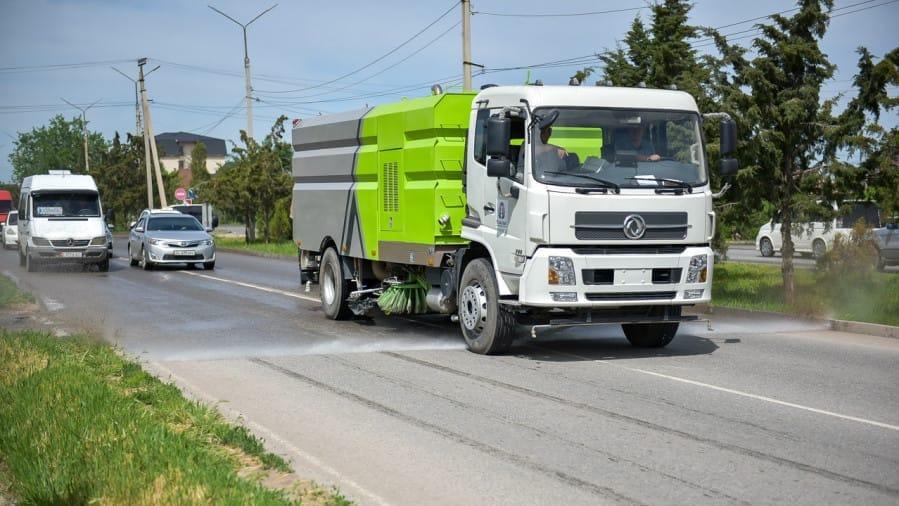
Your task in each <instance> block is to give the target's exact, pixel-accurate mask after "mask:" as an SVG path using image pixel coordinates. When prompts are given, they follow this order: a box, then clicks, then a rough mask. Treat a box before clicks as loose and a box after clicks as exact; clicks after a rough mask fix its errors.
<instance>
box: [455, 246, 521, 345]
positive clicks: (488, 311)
mask: <svg viewBox="0 0 899 506" xmlns="http://www.w3.org/2000/svg"><path fill="white" fill-rule="evenodd" d="M459 325H460V326H461V327H462V335H463V336H464V337H465V342H466V343H467V344H468V349H469V350H471V351H473V352H475V353H480V354H482V355H494V354H498V353H503V352H505V351H506V350H508V349H509V347H510V346H511V345H512V340H513V339H514V337H515V316H514V315H513V314H512V313H511V312H509V311H508V310H506V309H505V308H503V306H502V305H501V304H500V303H499V289H498V288H497V286H496V278H495V277H494V274H493V266H492V265H491V264H490V261H489V260H487V259H484V258H477V259H475V260H472V261H471V262H470V263H469V264H468V265H466V266H465V272H464V273H463V274H462V281H461V283H460V284H459Z"/></svg>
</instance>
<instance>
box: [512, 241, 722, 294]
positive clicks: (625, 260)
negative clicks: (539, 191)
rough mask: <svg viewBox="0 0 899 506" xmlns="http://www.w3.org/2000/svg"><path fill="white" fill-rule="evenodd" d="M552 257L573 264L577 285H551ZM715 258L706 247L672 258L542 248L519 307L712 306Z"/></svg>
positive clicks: (526, 276) (525, 279) (525, 277)
mask: <svg viewBox="0 0 899 506" xmlns="http://www.w3.org/2000/svg"><path fill="white" fill-rule="evenodd" d="M633 251H638V250H633ZM646 251H651V250H646ZM550 257H562V258H568V259H570V261H571V265H573V267H574V269H573V271H574V284H569V285H563V284H549V259H550ZM702 257H704V262H701V261H702V260H703V258H702ZM713 258H714V256H713V253H712V249H711V248H709V247H707V246H690V247H685V248H683V250H682V251H677V250H674V251H673V252H668V253H666V252H661V253H649V252H626V251H623V250H620V249H615V248H613V247H610V248H603V247H595V248H540V249H538V250H537V251H536V252H535V253H534V256H533V257H531V258H530V259H529V260H528V262H527V265H526V266H525V269H524V272H523V273H522V276H521V279H520V282H519V292H518V303H519V304H521V305H523V306H532V307H545V308H614V307H628V306H658V305H688V304H703V303H708V302H709V301H711V299H712V261H713ZM691 261H692V262H693V265H694V271H696V275H695V276H694V279H690V277H689V276H690V271H691ZM700 263H704V264H705V269H706V273H705V276H704V278H703V277H702V276H701V275H700V274H699V271H700V269H696V268H695V266H696V265H697V264H700ZM688 280H689V281H692V282H688Z"/></svg>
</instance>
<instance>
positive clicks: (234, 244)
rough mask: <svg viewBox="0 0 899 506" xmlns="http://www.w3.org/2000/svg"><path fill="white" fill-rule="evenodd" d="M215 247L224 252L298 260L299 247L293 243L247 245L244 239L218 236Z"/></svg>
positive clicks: (256, 243) (279, 242)
mask: <svg viewBox="0 0 899 506" xmlns="http://www.w3.org/2000/svg"><path fill="white" fill-rule="evenodd" d="M215 247H216V248H217V249H223V250H229V249H230V250H241V251H248V252H252V253H256V254H259V255H263V256H273V257H290V258H296V256H297V247H296V245H295V244H294V243H293V241H278V242H268V243H266V242H260V241H257V242H253V243H249V244H247V243H246V242H244V239H243V237H235V236H230V237H229V236H224V235H217V236H216V237H215Z"/></svg>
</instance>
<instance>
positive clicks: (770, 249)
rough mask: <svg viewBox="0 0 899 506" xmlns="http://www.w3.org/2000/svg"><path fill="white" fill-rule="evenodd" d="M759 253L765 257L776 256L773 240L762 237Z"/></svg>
mask: <svg viewBox="0 0 899 506" xmlns="http://www.w3.org/2000/svg"><path fill="white" fill-rule="evenodd" d="M759 252H760V253H761V254H762V256H763V257H771V256H774V245H773V244H771V239H768V238H767V237H762V240H761V241H759Z"/></svg>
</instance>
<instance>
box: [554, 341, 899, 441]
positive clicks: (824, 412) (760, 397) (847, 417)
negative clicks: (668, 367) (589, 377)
mask: <svg viewBox="0 0 899 506" xmlns="http://www.w3.org/2000/svg"><path fill="white" fill-rule="evenodd" d="M539 349H540V350H542V351H551V352H552V353H557V354H560V355H569V356H571V357H575V358H579V359H581V360H588V361H591V362H595V363H599V364H603V365H608V366H612V367H617V368H619V369H625V370H627V371H631V372H636V373H640V374H646V375H649V376H655V377H657V378H664V379H667V380H671V381H677V382H679V383H686V384H688V385H693V386H698V387H703V388H708V389H711V390H717V391H719V392H725V393H728V394H733V395H738V396H741V397H746V398H749V399H755V400H758V401H764V402H770V403H772V404H778V405H780V406H787V407H789V408H795V409H801V410H803V411H808V412H810V413H816V414H819V415H826V416H832V417H834V418H840V419H843V420H850V421H853V422H858V423H864V424H867V425H873V426H874V427H880V428H882V429H889V430H895V431H899V425H892V424H889V423H883V422H878V421H876V420H868V419H867V418H860V417H857V416H852V415H844V414H842V413H835V412H833V411H827V410H826V409H818V408H813V407H811V406H804V405H802V404H796V403H794V402H787V401H782V400H780V399H775V398H773V397H766V396H764V395H758V394H752V393H749V392H743V391H741V390H734V389H732V388H726V387H719V386H717V385H712V384H709V383H703V382H701V381H696V380H691V379H687V378H681V377H678V376H671V375H669V374H662V373H659V372H653V371H647V370H646V369H639V368H636V367H628V366H626V365H620V364H615V363H612V362H609V361H606V360H596V359H592V358H590V357H584V356H581V355H576V354H574V353H566V352H559V351H552V350H546V349H544V348H539Z"/></svg>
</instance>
